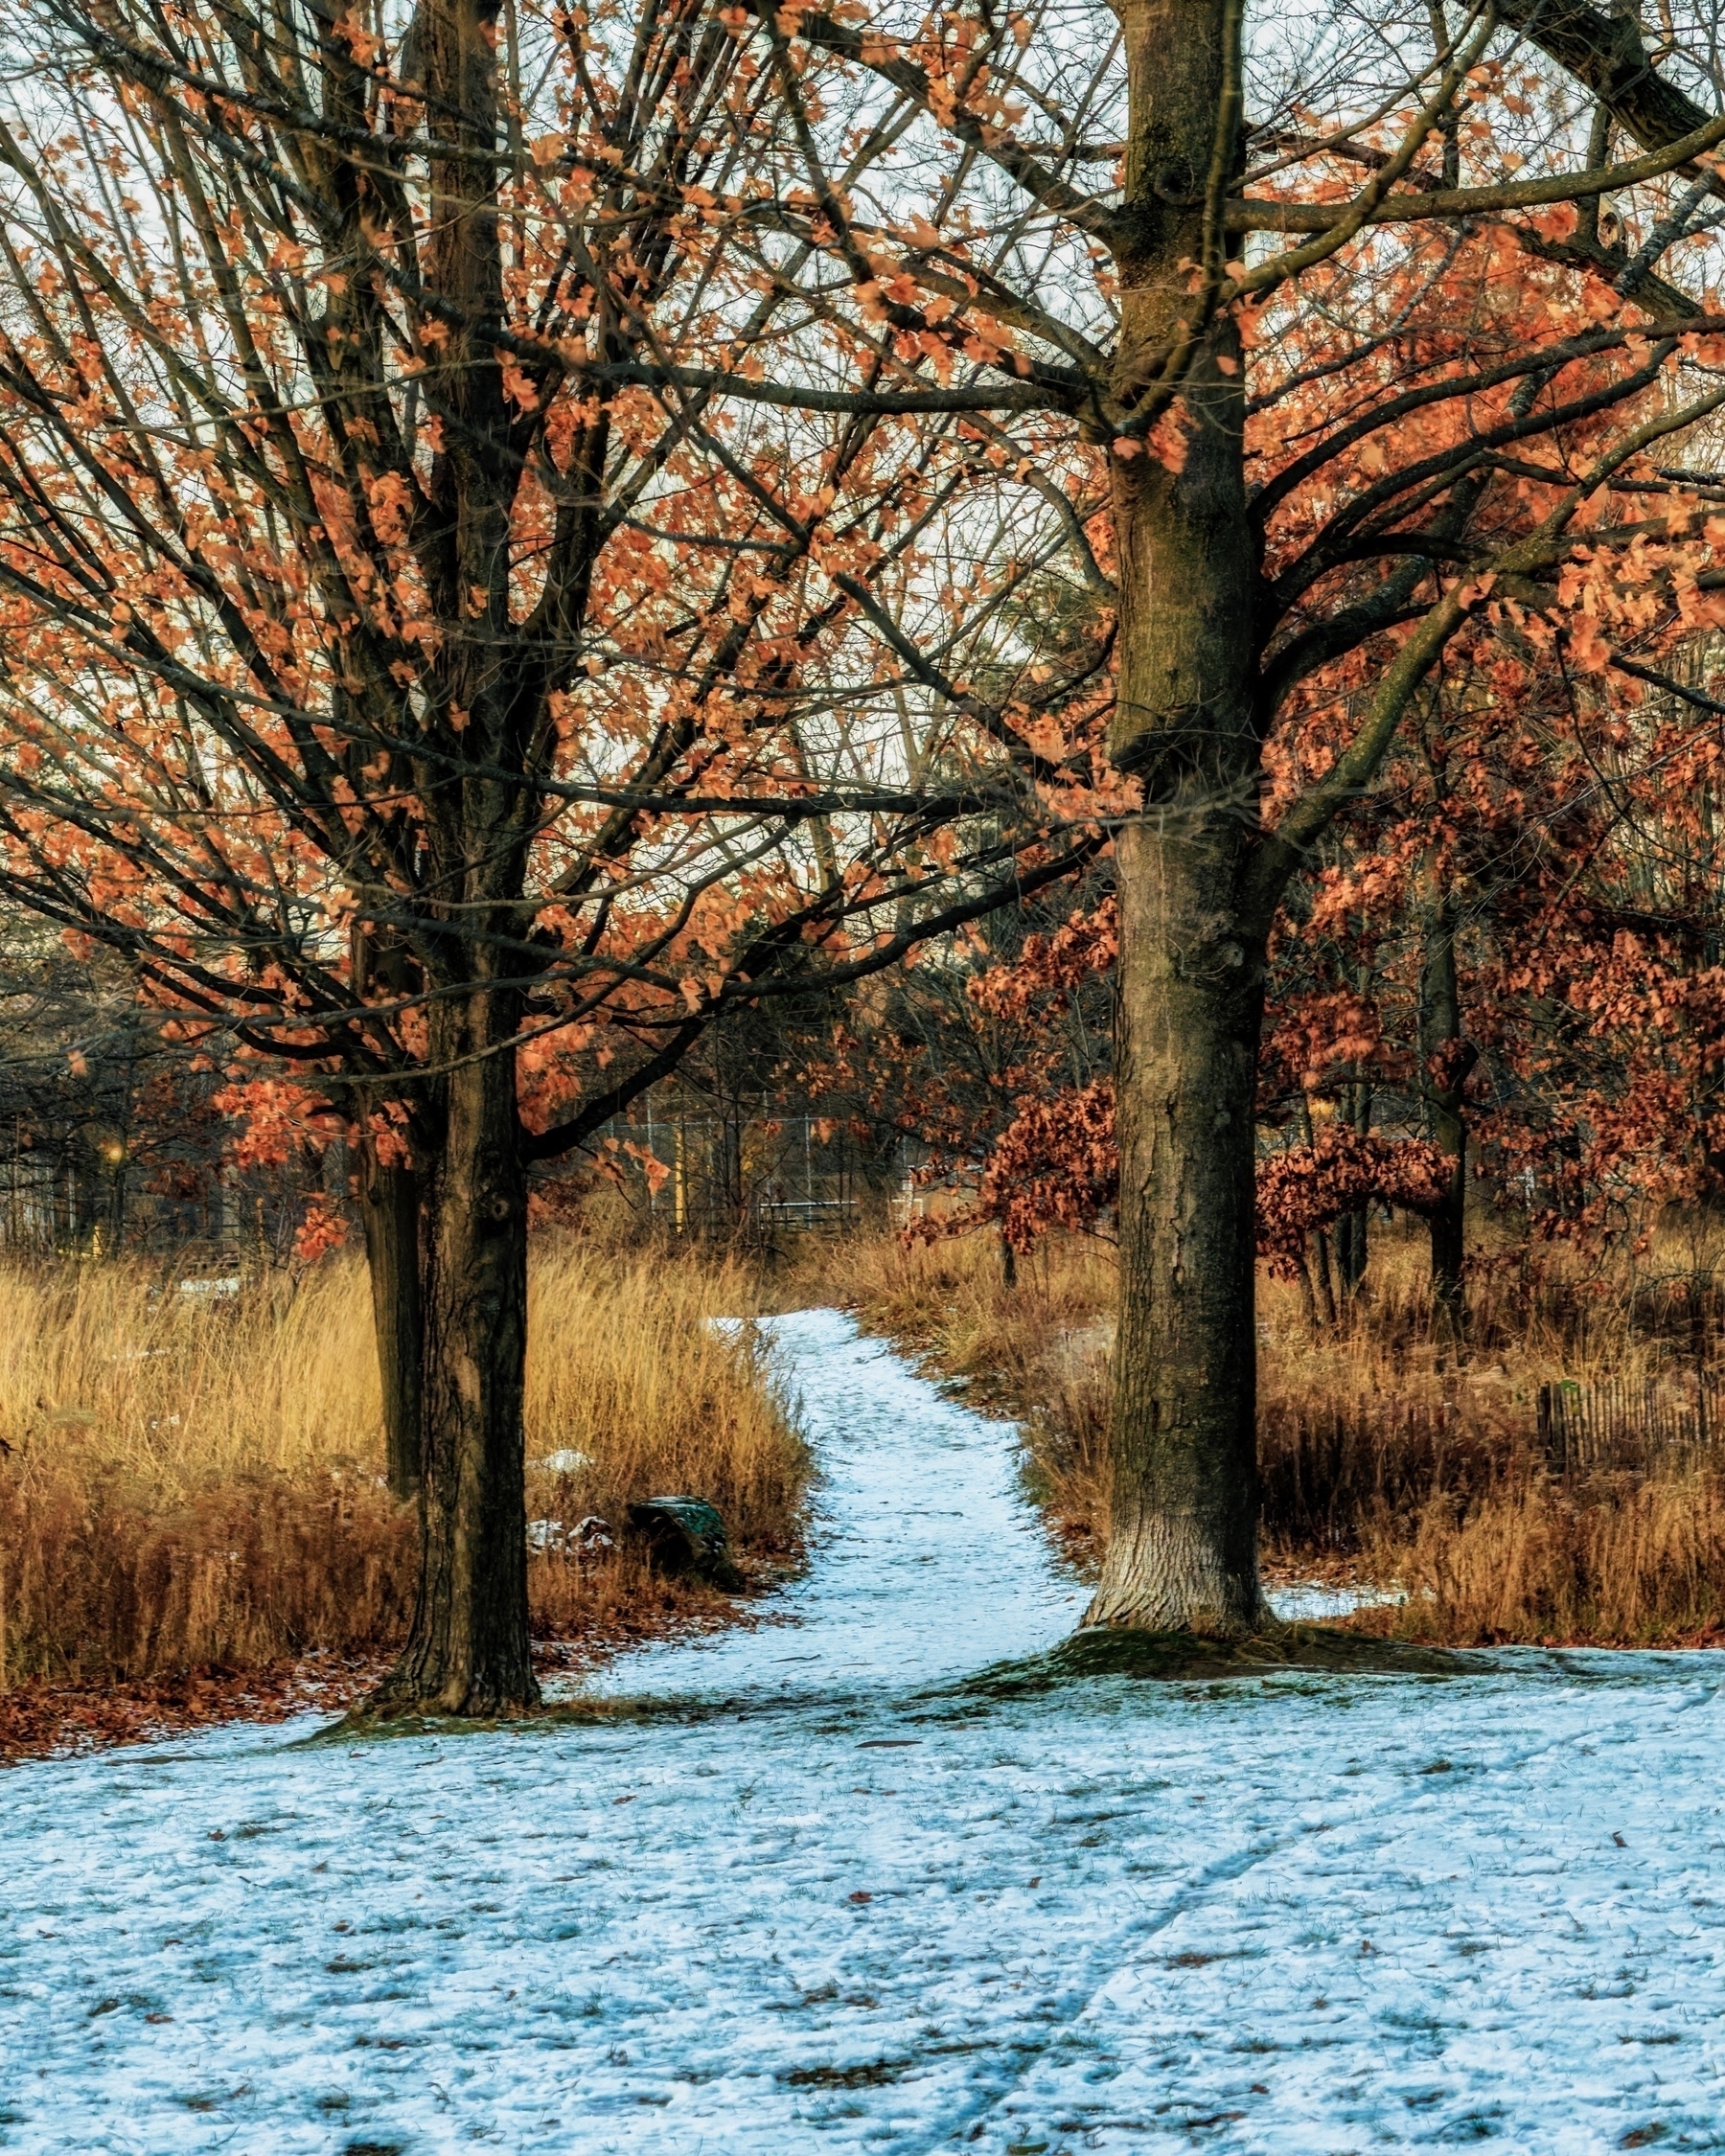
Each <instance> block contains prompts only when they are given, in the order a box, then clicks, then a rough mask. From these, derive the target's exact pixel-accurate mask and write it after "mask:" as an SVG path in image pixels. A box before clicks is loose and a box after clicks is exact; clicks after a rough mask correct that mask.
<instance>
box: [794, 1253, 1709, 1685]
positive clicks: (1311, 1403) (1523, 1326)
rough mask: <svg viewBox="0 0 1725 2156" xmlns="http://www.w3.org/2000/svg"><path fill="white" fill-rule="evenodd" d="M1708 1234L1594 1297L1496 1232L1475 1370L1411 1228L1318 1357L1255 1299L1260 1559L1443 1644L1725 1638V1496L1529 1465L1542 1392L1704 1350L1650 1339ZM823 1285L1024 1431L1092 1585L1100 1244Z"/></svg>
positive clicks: (1293, 1298)
mask: <svg viewBox="0 0 1725 2156" xmlns="http://www.w3.org/2000/svg"><path fill="white" fill-rule="evenodd" d="M1711 1232H1714V1236H1715V1239H1716V1230H1715V1231H1711ZM1697 1234H1698V1230H1697V1227H1696V1226H1695V1224H1694V1223H1692V1222H1682V1223H1678V1224H1676V1225H1675V1226H1673V1227H1669V1228H1668V1229H1667V1230H1666V1231H1665V1232H1664V1233H1663V1234H1662V1236H1660V1237H1658V1238H1656V1239H1655V1241H1654V1244H1653V1247H1652V1248H1651V1249H1650V1250H1647V1251H1645V1252H1643V1253H1641V1254H1640V1255H1639V1256H1638V1258H1637V1259H1636V1261H1635V1270H1634V1272H1633V1273H1630V1272H1629V1271H1628V1270H1627V1268H1626V1267H1623V1268H1620V1269H1619V1270H1618V1271H1616V1272H1614V1273H1599V1272H1598V1271H1597V1270H1594V1269H1591V1268H1590V1267H1588V1266H1587V1265H1585V1264H1584V1263H1582V1262H1581V1261H1579V1260H1577V1259H1575V1258H1572V1257H1569V1256H1568V1255H1567V1254H1566V1253H1564V1252H1561V1251H1546V1252H1538V1253H1535V1252H1530V1251H1529V1250H1527V1249H1526V1247H1525V1246H1524V1245H1521V1244H1518V1243H1517V1242H1516V1241H1515V1240H1514V1239H1513V1237H1512V1235H1511V1234H1510V1233H1509V1232H1508V1231H1507V1230H1504V1229H1497V1230H1494V1229H1493V1228H1492V1227H1490V1226H1487V1227H1485V1229H1484V1235H1483V1238H1482V1240H1483V1244H1484V1248H1483V1249H1482V1251H1481V1258H1482V1262H1481V1263H1480V1265H1479V1267H1478V1269H1477V1273H1476V1277H1475V1279H1474V1281H1473V1283H1472V1287H1471V1294H1472V1297H1473V1342H1474V1346H1473V1349H1472V1351H1471V1352H1470V1353H1469V1354H1467V1355H1466V1356H1458V1355H1457V1354H1456V1353H1455V1351H1454V1349H1453V1348H1452V1347H1451V1345H1450V1344H1449V1343H1448V1342H1445V1341H1444V1340H1443V1339H1441V1338H1438V1337H1434V1334H1433V1330H1432V1323H1431V1307H1430V1297H1429V1292H1428V1287H1427V1280H1428V1264H1427V1256H1426V1248H1425V1238H1424V1235H1423V1232H1422V1231H1420V1230H1418V1229H1416V1228H1412V1227H1410V1228H1409V1229H1407V1230H1382V1229H1374V1241H1373V1247H1372V1255H1371V1267H1370V1272H1369V1273H1368V1283H1369V1293H1368V1296H1365V1297H1364V1298H1362V1299H1361V1300H1360V1301H1358V1302H1357V1303H1356V1304H1355V1305H1354V1307H1353V1309H1352V1311H1351V1312H1350V1314H1349V1317H1348V1319H1347V1321H1346V1322H1345V1324H1344V1325H1343V1326H1342V1327H1340V1328H1339V1329H1337V1330H1336V1331H1334V1332H1328V1333H1319V1334H1314V1332H1313V1331H1312V1329H1311V1326H1310V1324H1309V1322H1308V1320H1307V1319H1306V1317H1305V1315H1304V1312H1303V1309H1302V1305H1301V1298H1300V1296H1299V1291H1298V1289H1297V1288H1296V1287H1294V1286H1291V1285H1287V1284H1284V1283H1282V1282H1279V1281H1276V1280H1271V1279H1264V1280H1262V1281H1261V1282H1260V1293H1259V1306H1258V1348H1259V1465H1260V1471H1261V1473H1262V1476H1263V1486H1264V1523H1265V1554H1266V1558H1267V1560H1268V1561H1269V1562H1270V1563H1271V1565H1272V1566H1274V1567H1276V1568H1278V1569H1283V1570H1289V1571H1302V1572H1310V1571H1329V1572H1334V1571H1347V1572H1351V1573H1352V1574H1353V1575H1354V1576H1356V1577H1358V1578H1360V1579H1361V1580H1362V1581H1364V1582H1369V1583H1373V1584H1378V1585H1383V1586H1398V1587H1401V1588H1403V1589H1405V1590H1406V1592H1407V1597H1408V1598H1407V1600H1406V1601H1405V1602H1404V1603H1402V1604H1401V1605H1399V1614H1396V1615H1393V1616H1390V1615H1380V1616H1378V1617H1370V1618H1363V1619H1362V1621H1367V1622H1372V1623H1375V1624H1378V1625H1393V1626H1395V1627H1397V1628H1400V1629H1403V1630H1406V1631H1408V1632H1410V1633H1411V1634H1415V1635H1416V1636H1418V1637H1421V1638H1425V1639H1431V1640H1448V1641H1451V1642H1453V1643H1466V1642H1479V1641H1486V1640H1597V1641H1599V1642H1601V1643H1606V1642H1611V1643H1633V1642H1656V1641H1672V1640H1685V1639H1695V1638H1705V1637H1710V1636H1711V1633H1712V1631H1713V1630H1714V1629H1717V1628H1719V1627H1721V1626H1725V1487H1722V1485H1721V1482H1720V1479H1719V1478H1718V1477H1716V1476H1715V1475H1713V1474H1710V1473H1707V1472H1697V1471H1695V1470H1694V1469H1693V1467H1692V1465H1690V1464H1683V1465H1680V1466H1674V1467H1673V1469H1672V1471H1670V1472H1668V1473H1666V1474H1655V1475H1653V1476H1651V1477H1646V1478H1643V1477H1631V1476H1622V1475H1617V1476H1599V1477H1595V1478H1592V1479H1586V1480H1583V1481H1579V1482H1577V1483H1575V1484H1571V1485H1566V1484H1564V1483H1563V1482H1562V1481H1561V1480H1559V1479H1554V1478H1553V1477H1552V1476H1551V1475H1550V1474H1549V1473H1548V1472H1547V1470H1546V1463H1545V1460H1544V1457H1543V1455H1541V1454H1540V1453H1539V1452H1538V1450H1537V1448H1536V1447H1535V1445H1534V1443H1533V1441H1532V1440H1533V1437H1534V1434H1535V1431H1536V1425H1537V1400H1538V1394H1539V1388H1540V1387H1541V1386H1542V1385H1547V1384H1551V1383H1553V1382H1555V1381H1557V1380H1560V1379H1564V1378H1569V1379H1574V1380H1577V1381H1579V1382H1580V1383H1582V1384H1595V1383H1599V1382H1600V1381H1601V1380H1604V1379H1606V1378H1613V1379H1617V1380H1620V1381H1626V1382H1627V1383H1628V1385H1629V1386H1630V1387H1631V1388H1636V1387H1639V1386H1641V1385H1642V1384H1644V1383H1645V1382H1646V1381H1647V1380H1648V1379H1649V1378H1650V1377H1651V1376H1652V1374H1653V1373H1654V1372H1655V1371H1656V1370H1658V1369H1659V1368H1660V1367H1662V1366H1664V1365H1668V1363H1669V1362H1670V1360H1671V1359H1672V1356H1673V1353H1674V1352H1675V1353H1679V1354H1682V1353H1690V1352H1692V1351H1693V1345H1694V1342H1693V1341H1692V1339H1691V1337H1689V1336H1688V1334H1687V1333H1686V1332H1685V1330H1684V1328H1683V1327H1682V1326H1681V1325H1678V1326H1676V1327H1673V1326H1671V1325H1670V1324H1668V1323H1667V1324H1662V1323H1661V1322H1660V1319H1661V1317H1662V1314H1666V1313H1668V1312H1669V1311H1670V1309H1671V1308H1672V1298H1671V1296H1670V1295H1669V1293H1668V1283H1669V1282H1671V1281H1675V1280H1680V1279H1682V1278H1683V1277H1684V1276H1685V1275H1688V1276H1689V1277H1691V1278H1692V1277H1697V1276H1702V1275H1704V1274H1705V1273H1707V1272H1708V1270H1709V1269H1710V1267H1711V1265H1712V1262H1713V1258H1712V1255H1710V1254H1709V1252H1702V1253H1701V1254H1700V1255H1699V1256H1698V1255H1697V1254H1696V1247H1695V1246H1696V1238H1697ZM1710 1250H1711V1246H1710ZM830 1262H831V1263H832V1271H831V1275H830V1279H829V1281H828V1283H827V1284H828V1285H829V1286H830V1287H831V1288H832V1289H833V1290H834V1291H835V1292H836V1293H837V1294H838V1295H839V1297H840V1298H841V1299H846V1300H848V1301H850V1302H851V1303H852V1304H853V1305H854V1306H855V1307H856V1308H857V1309H858V1311H859V1313H860V1315H861V1316H862V1319H863V1321H864V1322H865V1323H866V1324H868V1325H870V1326H871V1327H872V1328H874V1329H876V1330H879V1331H882V1332H885V1333H888V1334H891V1335H893V1336H894V1337H896V1338H897V1339H899V1340H901V1341H903V1342H906V1343H907V1344H908V1345H909V1346H911V1347H913V1348H914V1349H916V1350H918V1351H919V1352H921V1353H922V1354H923V1355H924V1356H925V1357H926V1358H927V1359H928V1361H929V1362H930V1363H931V1365H933V1366H934V1367H936V1368H937V1369H939V1370H940V1371H941V1372H943V1373H944V1374H946V1375H947V1376H948V1377H949V1378H951V1379H953V1380H954V1381H958V1382H960V1383H962V1384H963V1386H964V1387H965V1389H966V1396H967V1397H968V1398H970V1399H973V1400H975V1401H977V1403H978V1404H981V1405H995V1406H998V1407H999V1408H1000V1409H1001V1410H1003V1411H1006V1412H1009V1413H1012V1414H1014V1415H1016V1416H1018V1417H1019V1418H1021V1420H1022V1421H1023V1425H1024V1431H1025V1445H1026V1464H1027V1469H1028V1477H1029V1481H1030V1484H1031V1488H1032V1490H1033V1493H1034V1494H1035V1495H1036V1496H1037V1497H1038V1498H1039V1500H1040V1501H1041V1502H1043V1503H1044V1504H1045V1505H1046V1507H1047V1509H1048V1512H1049V1515H1050V1517H1051V1519H1052V1521H1053V1522H1054V1524H1055V1525H1057V1526H1058V1527H1059V1528H1060V1529H1061V1531H1062V1533H1063V1535H1064V1536H1065V1538H1066V1539H1067V1541H1068V1543H1069V1547H1070V1548H1071V1549H1072V1552H1073V1554H1074V1556H1075V1557H1076V1558H1077V1559H1078V1561H1079V1562H1080V1564H1081V1565H1090V1564H1093V1563H1095V1562H1098V1561H1099V1559H1100V1556H1101V1553H1102V1551H1103V1549H1104V1548H1105V1547H1106V1543H1107V1535H1108V1495H1109V1480H1108V1469H1107V1445H1106V1438H1107V1421H1108V1395H1109V1357H1110V1352H1111V1349H1112V1344H1113V1336H1114V1307H1115V1274H1114V1268H1113V1263H1112V1252H1111V1251H1110V1250H1108V1248H1107V1246H1106V1245H1103V1244H1099V1243H1097V1242H1095V1241H1093V1240H1091V1239H1071V1240H1066V1239H1062V1238H1059V1237H1050V1238H1049V1239H1048V1240H1047V1242H1046V1244H1045V1245H1044V1246H1042V1247H1041V1248H1040V1249H1039V1250H1038V1251H1037V1252H1036V1253H1035V1255H1034V1256H1033V1257H1032V1258H1031V1259H1030V1260H1029V1261H1027V1262H1026V1261H1021V1263H1020V1266H1019V1268H1018V1277H1017V1280H1016V1282H1014V1283H1012V1284H1008V1281H1007V1279H1006V1277H1005V1273H1004V1271H1003V1268H1002V1266H1001V1263H1000V1251H999V1246H998V1245H997V1244H996V1243H995V1241H994V1239H993V1238H992V1237H991V1236H974V1237H968V1238H961V1239H955V1240H954V1241H952V1242H946V1243H936V1244H933V1245H930V1246H922V1247H916V1246H911V1247H907V1246H905V1245H904V1244H902V1243H901V1242H899V1241H898V1240H897V1239H896V1238H895V1237H892V1236H890V1235H887V1234H885V1233H884V1234H882V1235H881V1236H879V1237H878V1238H875V1239H873V1240H871V1241H869V1242H866V1243H863V1244H861V1245H853V1246H851V1247H850V1248H848V1249H846V1250H844V1251H843V1252H842V1254H841V1256H839V1258H838V1259H837V1260H836V1261H830ZM847 1284H848V1292H847ZM1673 1333H1675V1336H1676V1337H1675V1338H1673Z"/></svg>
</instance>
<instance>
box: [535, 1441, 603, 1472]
mask: <svg viewBox="0 0 1725 2156" xmlns="http://www.w3.org/2000/svg"><path fill="white" fill-rule="evenodd" d="M527 1464H528V1466H529V1467H540V1468H543V1470H544V1471H545V1473H546V1474H547V1475H579V1474H580V1473H581V1471H582V1469H583V1468H584V1467H591V1466H592V1464H593V1459H592V1455H591V1454H590V1453H578V1452H575V1451H573V1450H571V1449H570V1448H568V1447H566V1446H565V1447H564V1448H563V1451H561V1452H556V1453H547V1454H546V1455H545V1456H544V1457H543V1459H530V1460H529V1461H528V1462H527Z"/></svg>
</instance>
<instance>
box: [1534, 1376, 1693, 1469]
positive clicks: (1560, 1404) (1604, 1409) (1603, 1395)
mask: <svg viewBox="0 0 1725 2156" xmlns="http://www.w3.org/2000/svg"><path fill="white" fill-rule="evenodd" d="M1538 1435H1539V1443H1540V1446H1541V1449H1542V1450H1543V1451H1544V1453H1545V1456H1546V1458H1547V1459H1548V1461H1549V1462H1550V1463H1551V1465H1552V1467H1553V1469H1555V1470H1556V1471H1557V1472H1559V1473H1561V1474H1564V1475H1578V1474H1579V1475H1587V1474H1597V1473H1601V1472H1605V1471H1608V1470H1610V1469H1613V1468H1618V1469H1622V1470H1625V1471H1629V1472H1635V1471H1638V1470H1645V1469H1646V1468H1649V1467H1652V1466H1654V1465H1660V1464H1682V1463H1683V1462H1684V1461H1686V1460H1692V1461H1693V1463H1694V1464H1695V1465H1696V1466H1702V1465H1706V1464H1709V1463H1711V1462H1713V1461H1715V1460H1718V1459H1720V1458H1721V1457H1725V1454H1722V1453H1721V1450H1720V1440H1721V1438H1722V1437H1725V1370H1715V1369H1703V1370H1690V1371H1687V1372H1685V1373H1684V1374H1683V1375H1682V1376H1681V1377H1680V1378H1676V1379H1673V1378H1672V1377H1670V1376H1665V1377H1662V1378H1647V1379H1644V1380H1641V1381H1636V1380H1633V1379H1627V1378H1608V1379H1606V1380H1605V1381H1604V1382H1602V1383H1601V1384H1599V1385H1581V1384H1578V1383H1576V1381H1575V1380H1573V1379H1566V1380H1563V1381H1562V1382H1560V1383H1558V1384H1556V1385H1542V1386H1541V1387H1540V1388H1539V1403H1538Z"/></svg>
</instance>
